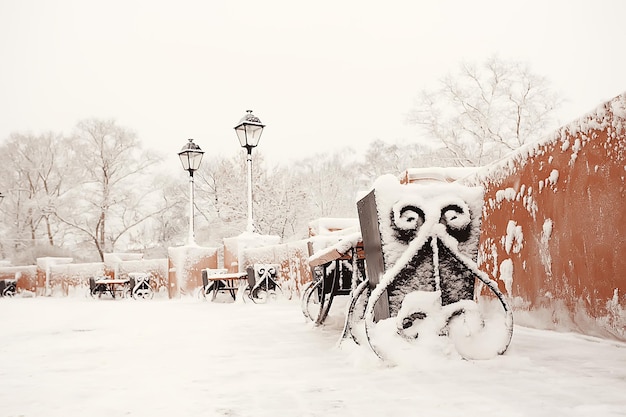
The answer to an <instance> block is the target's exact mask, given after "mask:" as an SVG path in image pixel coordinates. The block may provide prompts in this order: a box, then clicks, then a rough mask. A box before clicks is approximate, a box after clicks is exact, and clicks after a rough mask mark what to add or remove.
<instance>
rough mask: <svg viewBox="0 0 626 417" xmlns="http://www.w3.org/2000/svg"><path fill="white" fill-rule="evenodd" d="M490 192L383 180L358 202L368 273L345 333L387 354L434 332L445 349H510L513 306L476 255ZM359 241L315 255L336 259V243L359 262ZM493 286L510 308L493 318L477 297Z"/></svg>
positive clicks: (355, 289)
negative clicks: (484, 199)
mask: <svg viewBox="0 0 626 417" xmlns="http://www.w3.org/2000/svg"><path fill="white" fill-rule="evenodd" d="M482 196H483V190H482V188H479V187H464V186H461V185H459V184H455V183H451V184H449V183H437V184H404V185H402V184H399V182H398V181H397V179H396V178H395V177H393V176H384V177H381V178H379V179H378V180H377V182H376V184H375V186H374V188H373V190H372V191H371V192H370V193H369V194H367V195H366V196H365V197H364V198H362V199H361V200H360V201H359V202H358V204H357V208H358V211H359V222H360V226H361V227H360V229H361V238H362V242H363V246H364V252H365V268H364V269H365V271H366V273H365V275H366V277H367V278H366V279H365V278H364V279H360V280H355V281H353V286H352V289H351V291H350V301H349V303H348V306H347V314H346V320H345V326H344V331H343V334H342V341H343V340H353V341H354V342H356V343H357V344H359V345H366V346H369V347H370V348H371V349H372V350H373V351H374V352H375V353H376V355H378V356H379V357H380V358H382V359H390V358H391V357H392V356H393V354H394V351H395V350H398V349H404V348H405V347H410V346H411V345H415V346H419V345H420V344H424V343H428V341H429V340H430V341H436V344H437V345H438V346H439V347H442V346H443V344H442V343H447V344H448V345H449V346H451V347H453V348H454V349H455V350H456V352H458V354H459V355H461V356H462V357H465V358H485V357H491V356H495V355H496V354H502V353H504V352H505V351H506V349H507V348H508V346H509V343H510V340H511V337H512V331H513V316H512V312H511V310H510V308H509V306H508V305H507V302H506V300H505V298H504V296H503V295H502V293H501V292H500V291H499V289H498V287H497V285H496V284H495V283H494V282H493V281H492V280H491V279H490V278H489V277H488V276H487V275H486V274H485V273H484V272H483V271H481V270H480V269H479V268H478V266H477V263H476V259H477V254H478V239H479V235H480V216H481V210H482ZM355 240H358V239H355V238H354V236H353V237H352V238H351V239H346V240H345V241H340V242H338V243H337V244H336V245H334V246H333V247H331V248H329V249H326V250H325V251H323V252H322V253H321V254H318V255H317V256H315V255H314V256H313V257H312V259H311V260H312V261H313V262H319V259H330V258H332V257H333V251H334V252H335V257H336V254H337V253H338V254H340V255H342V256H344V257H345V256H347V255H348V254H352V259H353V260H356V259H357V257H355V256H354V254H355V253H356V252H357V251H356V248H357V245H356V244H355ZM316 282H319V280H318V281H316ZM315 285H316V284H312V286H315ZM317 285H319V284H317ZM484 287H486V288H488V289H489V290H490V292H491V293H492V294H494V295H495V297H496V298H497V300H498V301H499V303H500V304H501V306H502V310H503V312H504V314H503V315H500V316H499V317H495V318H494V317H490V318H489V319H487V317H486V316H485V314H484V311H482V310H481V308H480V306H479V305H478V303H477V300H478V297H479V294H480V293H481V292H482V290H483V288H484ZM307 296H308V297H310V293H307V292H305V293H304V296H303V300H302V301H303V312H305V311H306V310H307V309H308V306H307V304H309V301H308V299H305V297H307ZM322 310H323V309H322ZM305 315H306V313H305ZM317 323H318V324H320V323H321V322H320V321H319V320H318V321H317Z"/></svg>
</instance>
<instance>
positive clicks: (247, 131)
mask: <svg viewBox="0 0 626 417" xmlns="http://www.w3.org/2000/svg"><path fill="white" fill-rule="evenodd" d="M264 127H265V125H264V124H262V123H261V120H259V118H258V117H256V116H255V115H254V114H252V110H246V114H245V115H244V116H243V117H242V118H241V120H240V121H239V124H238V125H237V126H235V132H237V137H238V138H239V143H240V144H241V147H242V148H246V151H247V152H248V157H247V160H246V161H247V165H248V225H247V226H246V231H248V232H254V223H253V221H252V149H253V148H256V146H257V145H258V144H259V139H261V133H263V128H264Z"/></svg>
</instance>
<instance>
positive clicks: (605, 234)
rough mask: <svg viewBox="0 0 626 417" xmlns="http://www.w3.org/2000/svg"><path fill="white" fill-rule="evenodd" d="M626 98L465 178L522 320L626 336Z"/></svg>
mask: <svg viewBox="0 0 626 417" xmlns="http://www.w3.org/2000/svg"><path fill="white" fill-rule="evenodd" d="M625 174H626V93H624V94H622V95H620V96H618V97H616V98H614V99H612V100H610V101H609V102H607V103H605V104H603V105H601V106H599V107H598V108H597V109H595V110H594V111H592V112H590V113H589V114H587V115H585V116H584V117H582V118H580V119H579V120H576V121H574V122H572V123H570V124H569V125H566V126H564V127H562V128H561V129H559V130H558V131H557V132H555V133H554V134H553V135H551V136H550V137H547V138H546V139H545V140H544V141H541V142H538V143H534V144H529V145H527V146H525V147H524V148H522V149H520V150H519V151H517V152H515V153H514V154H513V155H511V156H510V157H509V158H507V159H505V160H503V161H501V162H500V163H496V164H493V165H491V166H489V167H486V168H483V169H481V170H479V171H478V172H477V173H476V174H474V175H472V176H470V177H468V178H466V179H465V180H464V181H463V182H464V183H466V184H470V185H473V184H477V185H482V186H483V187H484V188H485V204H484V209H483V220H482V221H483V224H482V234H481V239H480V257H479V258H480V264H481V268H482V269H483V270H484V271H486V272H487V273H488V274H489V275H490V276H491V277H492V279H494V280H497V281H498V283H499V284H500V289H501V290H502V291H503V292H505V293H506V294H507V295H508V296H509V297H511V298H512V299H513V300H514V306H513V307H514V309H515V315H516V321H517V322H518V323H521V324H527V325H532V326H536V327H543V328H558V329H565V330H575V331H581V332H583V333H586V334H592V335H600V336H606V335H612V336H613V337H615V336H617V337H619V338H622V339H626V256H624V255H625V254H626V239H625V238H624V235H625V234H626V229H625V226H624V225H625V224H626V210H624V202H625V201H626V199H625V191H624V190H625V189H626V184H625V177H626V175H625Z"/></svg>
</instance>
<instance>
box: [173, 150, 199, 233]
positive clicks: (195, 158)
mask: <svg viewBox="0 0 626 417" xmlns="http://www.w3.org/2000/svg"><path fill="white" fill-rule="evenodd" d="M202 154H204V151H203V150H202V149H200V147H199V146H198V145H196V144H195V143H193V139H189V142H187V143H186V144H185V146H183V148H182V149H181V150H180V152H178V157H179V158H180V162H181V163H182V164H183V169H184V170H185V171H188V172H189V244H190V245H194V244H195V243H196V241H195V238H194V233H193V173H194V171H197V170H198V168H200V162H201V161H202Z"/></svg>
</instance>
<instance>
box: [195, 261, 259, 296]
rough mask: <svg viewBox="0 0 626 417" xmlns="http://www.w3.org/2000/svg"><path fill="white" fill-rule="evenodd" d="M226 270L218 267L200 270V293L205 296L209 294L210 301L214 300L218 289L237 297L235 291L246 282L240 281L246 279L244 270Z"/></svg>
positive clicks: (246, 275)
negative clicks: (229, 271) (231, 271)
mask: <svg viewBox="0 0 626 417" xmlns="http://www.w3.org/2000/svg"><path fill="white" fill-rule="evenodd" d="M224 271H226V270H219V269H217V270H216V269H210V268H207V269H203V270H202V290H201V295H202V296H203V297H204V298H206V296H207V295H209V294H211V301H213V300H215V298H216V297H217V293H218V292H220V291H228V292H229V294H230V295H231V296H232V297H233V300H235V299H236V298H237V291H238V290H239V289H242V288H243V287H244V286H247V285H248V284H247V283H245V284H243V283H242V281H248V274H247V273H246V272H233V273H227V272H224Z"/></svg>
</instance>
